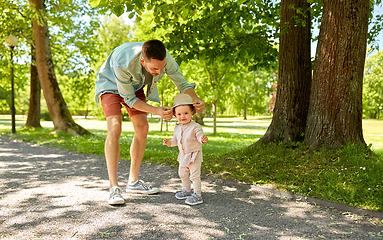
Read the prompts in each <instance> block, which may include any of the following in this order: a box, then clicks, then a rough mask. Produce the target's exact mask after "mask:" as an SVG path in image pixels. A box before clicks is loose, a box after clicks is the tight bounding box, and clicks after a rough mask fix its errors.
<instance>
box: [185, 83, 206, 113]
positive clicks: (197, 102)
mask: <svg viewBox="0 0 383 240" xmlns="http://www.w3.org/2000/svg"><path fill="white" fill-rule="evenodd" d="M185 93H186V94H187V95H189V96H190V97H191V98H192V99H193V106H194V107H195V110H196V112H198V113H200V112H202V111H203V108H204V105H205V103H204V102H203V101H202V100H201V99H200V98H199V97H198V96H197V94H196V92H195V91H194V89H193V88H189V89H186V91H185Z"/></svg>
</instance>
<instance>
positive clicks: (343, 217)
mask: <svg viewBox="0 0 383 240" xmlns="http://www.w3.org/2000/svg"><path fill="white" fill-rule="evenodd" d="M128 167H129V162H128V161H121V162H120V167H119V176H121V179H120V183H121V184H125V183H126V179H127V169H128ZM141 176H142V178H143V180H144V181H146V182H148V183H151V184H152V185H154V186H156V187H159V188H160V189H161V192H160V193H159V194H156V195H150V196H143V195H127V194H126V193H124V198H125V201H126V204H125V205H123V206H119V207H113V206H109V205H108V203H107V201H106V199H107V195H108V181H107V172H106V165H105V160H104V158H103V157H99V156H93V155H86V154H78V153H73V152H69V151H63V150H57V149H50V148H45V147H41V146H37V145H31V144H27V143H22V142H18V141H15V140H12V139H10V138H6V137H2V136H0V188H1V195H0V238H4V239H199V240H200V239H383V222H382V219H383V217H382V216H383V215H382V213H380V212H372V211H365V210H363V209H357V208H352V207H349V206H345V205H339V204H332V203H329V202H325V201H322V202H320V201H317V202H320V204H321V205H319V204H312V203H309V202H311V201H314V200H313V199H308V200H309V201H306V200H307V199H303V200H302V199H301V200H300V197H299V196H294V195H289V194H286V193H281V192H278V191H275V190H270V189H267V188H266V187H260V186H254V185H249V184H243V183H238V182H233V181H227V180H222V179H218V178H215V177H211V176H208V177H207V176H203V177H202V185H203V186H202V190H203V194H204V201H205V203H204V204H201V205H197V206H188V205H186V204H184V202H183V201H182V200H177V199H176V198H175V197H174V193H175V192H176V191H177V190H178V189H179V188H180V186H181V183H180V180H179V178H178V175H177V169H175V168H170V167H167V166H158V165H153V164H143V165H142V168H141ZM323 205H325V206H326V207H324V206H323ZM355 213H356V214H355ZM362 214H369V216H363V215H362Z"/></svg>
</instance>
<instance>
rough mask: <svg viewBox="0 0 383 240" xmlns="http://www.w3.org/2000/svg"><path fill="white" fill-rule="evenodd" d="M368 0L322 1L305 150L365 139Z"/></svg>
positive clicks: (334, 146) (334, 147) (335, 147)
mask: <svg viewBox="0 0 383 240" xmlns="http://www.w3.org/2000/svg"><path fill="white" fill-rule="evenodd" d="M369 6H370V1H369V0H360V1H341V0H324V1H323V16H322V23H321V29H320V33H319V39H318V48H317V52H316V57H315V67H314V78H313V84H312V88H311V94H312V95H311V98H310V108H309V114H308V125H307V131H306V138H305V142H306V143H307V144H308V145H310V149H311V150H315V149H317V148H319V147H321V146H324V147H326V148H330V149H338V148H340V147H341V146H342V145H344V144H346V143H348V142H349V143H362V144H366V143H365V142H364V139H363V133H362V87H363V70H364V63H365V56H366V45H367V30H368V17H369Z"/></svg>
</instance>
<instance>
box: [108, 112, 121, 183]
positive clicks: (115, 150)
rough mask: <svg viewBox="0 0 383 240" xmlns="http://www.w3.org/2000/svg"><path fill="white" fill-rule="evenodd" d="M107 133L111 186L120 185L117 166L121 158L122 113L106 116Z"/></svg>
mask: <svg viewBox="0 0 383 240" xmlns="http://www.w3.org/2000/svg"><path fill="white" fill-rule="evenodd" d="M106 123H107V135H106V140H105V158H106V166H107V168H108V175H109V183H110V188H112V187H114V186H118V181H117V168H118V160H119V158H120V144H119V139H120V136H121V124H122V117H121V115H113V116H109V117H107V118H106Z"/></svg>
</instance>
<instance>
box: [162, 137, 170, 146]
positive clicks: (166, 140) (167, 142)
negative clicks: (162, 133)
mask: <svg viewBox="0 0 383 240" xmlns="http://www.w3.org/2000/svg"><path fill="white" fill-rule="evenodd" d="M162 145H166V146H168V147H170V140H169V139H167V138H165V139H164V141H163V142H162Z"/></svg>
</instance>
